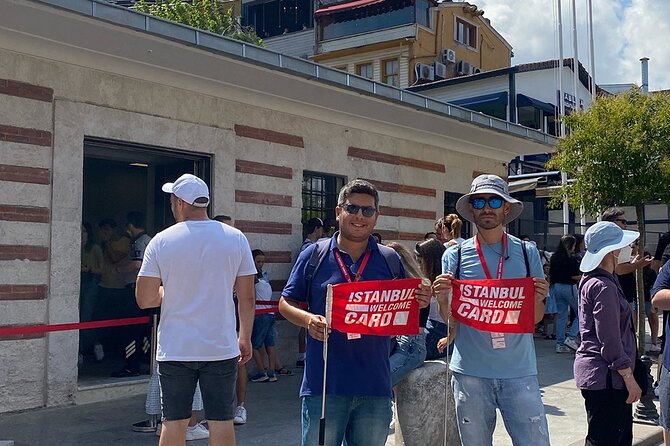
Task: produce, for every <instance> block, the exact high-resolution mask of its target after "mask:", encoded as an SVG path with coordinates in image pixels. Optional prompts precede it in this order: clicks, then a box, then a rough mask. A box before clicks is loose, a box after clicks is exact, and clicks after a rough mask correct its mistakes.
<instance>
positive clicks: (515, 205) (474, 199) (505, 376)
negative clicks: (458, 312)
mask: <svg viewBox="0 0 670 446" xmlns="http://www.w3.org/2000/svg"><path fill="white" fill-rule="evenodd" d="M456 210H457V211H458V212H459V214H460V215H462V216H463V217H464V218H465V219H467V220H469V221H471V222H473V223H474V224H475V225H476V226H477V235H476V236H475V237H473V238H470V239H468V240H466V241H464V242H463V243H462V245H461V246H460V248H459V247H456V246H454V247H451V248H449V249H448V250H447V251H446V252H445V253H444V256H443V258H442V270H443V272H444V274H442V275H440V276H438V278H437V279H436V281H435V283H434V291H435V294H436V296H437V299H438V302H439V304H440V312H441V314H442V316H443V318H444V319H445V320H448V318H449V316H450V313H451V310H450V298H451V280H452V278H455V279H461V280H477V279H487V278H489V279H490V278H494V279H495V278H498V279H513V278H523V277H534V278H535V279H534V282H535V299H536V300H535V322H538V321H540V320H541V319H542V317H543V315H544V304H543V300H544V298H545V297H546V296H547V292H548V290H549V284H548V283H547V281H546V280H545V279H544V272H543V270H542V262H541V261H540V256H539V253H538V251H537V249H535V248H534V247H532V246H530V245H527V244H525V243H523V242H522V241H521V240H519V239H518V238H516V237H513V236H510V235H508V234H507V233H506V232H505V225H507V224H508V223H509V222H510V221H512V220H514V219H515V218H517V217H518V216H519V215H520V214H521V212H522V211H523V204H522V203H521V202H520V201H518V200H515V199H514V198H512V197H511V196H510V195H509V192H508V187H507V183H506V182H505V181H504V180H503V179H502V178H500V177H498V176H496V175H480V176H479V177H477V178H475V179H474V180H473V182H472V187H471V189H470V193H468V194H466V195H463V196H462V197H461V198H460V199H459V200H458V202H457V204H456ZM477 245H479V250H478V249H477ZM524 249H525V250H526V253H525V254H524V252H523V251H522V250H524ZM478 251H479V252H478ZM459 260H460V262H459ZM496 266H498V268H496ZM496 273H497V274H498V276H497V277H488V276H490V274H496ZM452 321H453V319H452ZM450 325H451V331H452V336H455V337H454V352H453V355H452V357H451V361H450V363H449V369H450V370H451V371H452V372H453V375H452V381H451V384H452V389H453V392H454V401H455V403H456V416H457V418H458V430H459V433H460V436H461V443H462V444H463V446H486V445H492V444H493V431H494V429H495V424H496V408H498V409H500V412H501V413H502V416H503V420H504V422H505V427H506V428H507V432H508V433H509V435H510V437H511V438H512V442H513V443H514V444H515V445H531V444H532V445H534V446H548V445H549V431H548V427H547V419H546V416H545V413H544V406H543V404H542V400H541V398H540V388H539V385H538V381H537V366H536V360H535V346H534V344H533V336H532V334H511V333H491V332H488V331H482V330H478V329H475V328H473V327H469V326H467V325H465V324H459V325H458V326H455V325H454V323H451V324H450ZM454 332H455V333H454Z"/></svg>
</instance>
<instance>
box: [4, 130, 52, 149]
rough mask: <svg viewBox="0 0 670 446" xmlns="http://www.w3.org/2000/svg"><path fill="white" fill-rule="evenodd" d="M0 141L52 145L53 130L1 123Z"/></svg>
mask: <svg viewBox="0 0 670 446" xmlns="http://www.w3.org/2000/svg"><path fill="white" fill-rule="evenodd" d="M0 141H8V142H18V143H21V144H34V145H36V146H48V147H51V132H47V131H44V130H35V129H27V128H24V127H15V126H13V125H2V124H0Z"/></svg>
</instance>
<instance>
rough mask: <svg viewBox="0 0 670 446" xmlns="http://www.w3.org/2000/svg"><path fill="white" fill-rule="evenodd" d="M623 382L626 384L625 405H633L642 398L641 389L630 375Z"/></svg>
mask: <svg viewBox="0 0 670 446" xmlns="http://www.w3.org/2000/svg"><path fill="white" fill-rule="evenodd" d="M623 382H624V384H626V390H628V398H627V399H626V404H633V403H634V402H635V401H637V400H639V399H640V398H641V397H642V389H640V386H638V385H637V381H635V378H634V377H633V375H632V374H631V375H629V376H628V378H625V379H624V380H623Z"/></svg>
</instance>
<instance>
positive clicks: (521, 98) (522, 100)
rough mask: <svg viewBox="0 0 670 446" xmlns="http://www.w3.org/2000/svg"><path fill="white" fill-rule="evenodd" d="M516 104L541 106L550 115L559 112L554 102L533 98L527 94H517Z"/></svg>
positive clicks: (519, 105) (518, 105)
mask: <svg viewBox="0 0 670 446" xmlns="http://www.w3.org/2000/svg"><path fill="white" fill-rule="evenodd" d="M516 106H517V107H535V108H539V109H540V110H542V111H544V112H545V113H546V114H548V115H555V114H556V113H557V107H556V106H555V105H554V104H550V103H548V102H542V101H538V100H537V99H533V98H531V97H529V96H526V95H525V94H517V95H516Z"/></svg>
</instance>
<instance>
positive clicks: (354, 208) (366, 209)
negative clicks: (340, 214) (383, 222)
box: [340, 203, 377, 218]
mask: <svg viewBox="0 0 670 446" xmlns="http://www.w3.org/2000/svg"><path fill="white" fill-rule="evenodd" d="M340 208H341V209H344V210H345V211H346V213H347V214H351V215H356V214H358V211H359V210H360V211H362V212H363V217H368V218H370V217H372V216H373V215H375V212H377V209H376V208H374V207H372V206H359V205H357V204H351V203H345V204H343V205H341V206H340Z"/></svg>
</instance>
